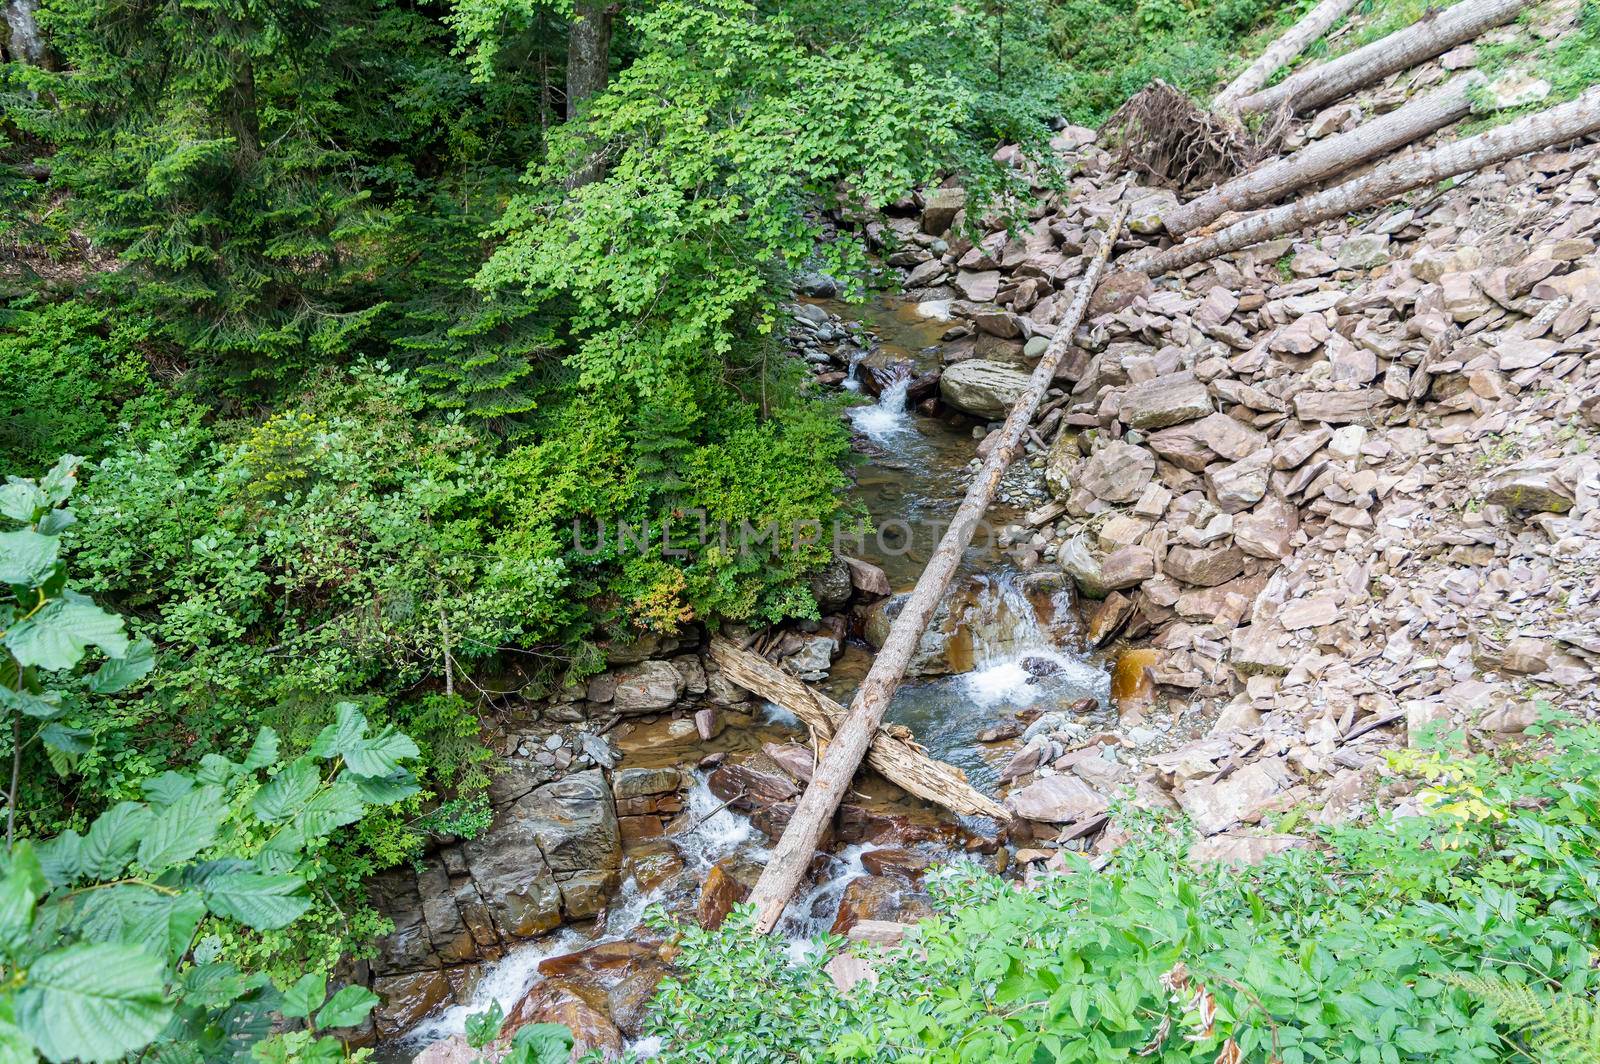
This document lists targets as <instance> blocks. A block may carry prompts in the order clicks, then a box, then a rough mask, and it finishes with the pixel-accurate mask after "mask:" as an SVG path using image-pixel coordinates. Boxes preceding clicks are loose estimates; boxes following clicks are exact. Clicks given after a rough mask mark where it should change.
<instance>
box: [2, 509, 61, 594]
mask: <svg viewBox="0 0 1600 1064" xmlns="http://www.w3.org/2000/svg"><path fill="white" fill-rule="evenodd" d="M60 554H61V540H60V539H59V538H57V537H56V536H42V535H40V534H39V533H37V532H35V531H34V530H33V529H31V528H20V529H18V530H17V531H15V532H0V584H16V585H20V586H22V587H27V588H34V587H38V586H39V585H40V584H42V583H44V582H45V581H46V580H48V579H49V578H50V575H51V574H52V573H54V572H55V568H56V561H57V560H58V558H59V556H60ZM30 597H31V596H30ZM23 606H24V608H29V607H31V606H32V603H30V602H28V601H27V600H26V599H25V600H23Z"/></svg>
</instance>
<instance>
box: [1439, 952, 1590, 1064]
mask: <svg viewBox="0 0 1600 1064" xmlns="http://www.w3.org/2000/svg"><path fill="white" fill-rule="evenodd" d="M1444 978H1445V982H1447V983H1449V984H1450V985H1451V986H1454V987H1457V988H1458V989H1460V990H1464V991H1465V992H1466V993H1467V994H1468V995H1469V996H1471V997H1472V998H1473V999H1474V1000H1476V1001H1477V1002H1479V1003H1480V1004H1481V1005H1483V1007H1485V1008H1487V1009H1489V1010H1490V1011H1491V1012H1493V1013H1494V1016H1495V1018H1496V1019H1497V1020H1499V1021H1500V1023H1501V1024H1503V1025H1505V1026H1506V1027H1509V1028H1512V1029H1513V1030H1516V1031H1519V1032H1521V1033H1522V1035H1523V1037H1524V1038H1525V1039H1526V1040H1527V1042H1528V1046H1529V1048H1530V1049H1531V1050H1533V1051H1534V1052H1535V1053H1536V1054H1538V1055H1539V1057H1540V1058H1541V1059H1543V1060H1546V1061H1554V1062H1560V1064H1567V1062H1570V1064H1580V1062H1582V1064H1592V1062H1593V1061H1595V1060H1600V1002H1596V1001H1594V1000H1593V999H1591V998H1589V997H1586V996H1584V995H1581V994H1568V993H1556V994H1549V993H1545V992H1543V991H1540V990H1538V989H1535V988H1534V987H1532V986H1528V985H1527V984H1525V983H1517V982H1513V981H1511V980H1509V979H1506V978H1504V977H1502V976H1496V975H1468V974H1465V973H1452V974H1450V975H1447V976H1445V977H1444Z"/></svg>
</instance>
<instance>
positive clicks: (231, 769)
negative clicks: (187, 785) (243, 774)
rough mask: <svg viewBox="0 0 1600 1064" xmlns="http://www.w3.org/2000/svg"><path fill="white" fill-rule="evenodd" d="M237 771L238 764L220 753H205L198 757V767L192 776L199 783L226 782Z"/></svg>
mask: <svg viewBox="0 0 1600 1064" xmlns="http://www.w3.org/2000/svg"><path fill="white" fill-rule="evenodd" d="M238 771H239V766H238V765H235V764H234V763H233V762H232V761H229V760H228V759H227V758H225V757H223V756H222V755H221V754H206V755H205V756H203V757H201V758H200V769H199V771H197V772H196V773H195V774H194V778H195V779H196V780H198V781H199V782H201V783H227V782H228V781H229V780H231V779H233V777H234V776H235V775H237V774H238Z"/></svg>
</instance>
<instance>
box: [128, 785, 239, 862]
mask: <svg viewBox="0 0 1600 1064" xmlns="http://www.w3.org/2000/svg"><path fill="white" fill-rule="evenodd" d="M226 813H227V806H226V805H225V804H224V802H223V800H222V788H221V787H218V786H216V785H214V784H213V785H210V786H206V787H200V788H197V789H195V790H192V791H190V792H189V793H188V794H185V795H184V796H183V797H182V798H179V799H178V800H177V801H176V802H174V803H173V804H172V805H171V806H170V807H168V808H167V809H166V810H165V811H164V812H162V813H160V814H158V815H157V816H156V817H155V819H154V821H152V822H151V824H150V827H149V829H148V831H146V833H145V836H144V839H143V840H141V841H140V843H139V863H140V864H142V865H144V866H145V867H146V868H148V869H149V870H150V871H152V872H160V871H162V870H163V869H166V868H170V867H171V866H172V865H175V864H182V863H183V862H185V861H188V860H189V859H191V858H192V857H194V855H195V854H197V853H199V852H200V851H201V850H203V849H205V848H206V847H207V846H210V845H211V844H212V842H214V841H215V840H216V837H217V828H218V826H219V825H221V823H222V818H223V816H225V815H226Z"/></svg>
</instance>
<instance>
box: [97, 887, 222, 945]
mask: <svg viewBox="0 0 1600 1064" xmlns="http://www.w3.org/2000/svg"><path fill="white" fill-rule="evenodd" d="M205 915H206V905H205V902H204V901H203V900H201V898H200V896H199V895H198V894H194V893H179V894H162V893H159V892H157V891H154V890H151V889H150V888H148V887H143V886H138V885H135V884H126V885H123V886H118V887H111V888H110V889H107V890H97V891H93V892H91V893H90V894H89V895H88V896H87V899H86V900H85V902H84V904H83V909H82V912H81V913H80V914H79V916H78V920H77V925H76V926H77V929H78V931H79V933H80V934H81V935H82V936H83V937H84V938H86V939H91V940H93V941H96V942H122V943H125V944H126V945H130V946H137V947H139V948H140V949H142V950H144V951H145V952H146V953H152V954H155V955H156V956H159V957H165V958H166V959H167V961H168V962H169V963H176V962H177V961H178V960H180V959H181V958H182V957H183V955H184V954H185V953H187V952H188V950H189V943H190V942H191V941H192V940H193V938H194V932H195V928H197V927H199V926H200V921H201V920H203V919H205Z"/></svg>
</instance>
